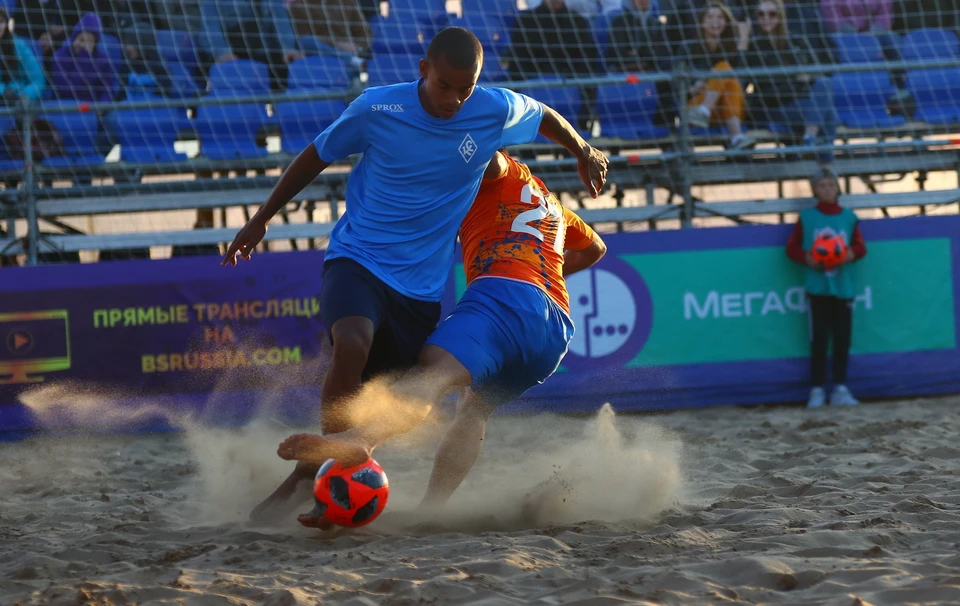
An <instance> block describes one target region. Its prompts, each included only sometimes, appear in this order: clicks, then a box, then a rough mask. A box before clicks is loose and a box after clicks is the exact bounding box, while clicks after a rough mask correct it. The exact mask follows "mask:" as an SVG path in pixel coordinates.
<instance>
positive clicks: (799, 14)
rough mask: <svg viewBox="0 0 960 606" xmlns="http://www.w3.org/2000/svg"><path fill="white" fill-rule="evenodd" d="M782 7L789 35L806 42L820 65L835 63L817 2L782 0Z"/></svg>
mask: <svg viewBox="0 0 960 606" xmlns="http://www.w3.org/2000/svg"><path fill="white" fill-rule="evenodd" d="M784 6H785V7H786V9H787V30H788V31H789V32H790V34H791V35H792V36H796V37H798V38H803V39H804V40H806V41H807V42H808V43H809V44H810V46H811V47H812V48H813V50H814V52H816V53H817V61H819V62H820V64H821V65H832V64H833V63H835V62H836V60H835V59H834V56H833V42H832V41H831V40H830V38H829V37H828V36H827V34H826V32H825V31H824V29H823V19H822V18H821V17H820V2H819V0H784Z"/></svg>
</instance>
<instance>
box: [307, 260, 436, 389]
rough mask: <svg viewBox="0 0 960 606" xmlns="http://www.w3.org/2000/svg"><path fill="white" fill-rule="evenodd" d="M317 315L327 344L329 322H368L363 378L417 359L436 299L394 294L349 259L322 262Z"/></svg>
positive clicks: (432, 321) (433, 316)
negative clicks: (368, 341)
mask: <svg viewBox="0 0 960 606" xmlns="http://www.w3.org/2000/svg"><path fill="white" fill-rule="evenodd" d="M320 314H321V317H322V318H323V323H324V326H326V328H327V332H328V334H329V335H330V342H331V343H333V333H332V332H331V327H332V326H333V324H334V322H336V321H337V320H339V319H340V318H346V317H349V316H362V317H364V318H369V319H370V321H371V322H373V329H374V335H373V346H372V347H371V348H370V357H369V358H367V365H366V366H365V367H364V370H363V379H364V380H367V379H369V378H370V377H373V376H375V375H378V374H381V373H384V372H391V371H395V370H406V369H408V368H411V367H412V366H414V365H415V364H416V363H417V358H418V357H419V356H420V349H421V348H423V344H424V342H425V341H426V340H427V337H428V336H430V333H431V332H433V330H434V329H435V328H436V327H437V322H439V321H440V303H439V302H431V301H420V300H417V299H411V298H410V297H407V296H405V295H402V294H400V293H399V292H397V291H396V290H394V289H392V288H390V287H389V286H387V285H386V284H384V283H383V281H382V280H380V278H378V277H376V276H375V275H373V274H372V273H371V272H370V270H368V269H367V268H365V267H364V266H363V265H360V264H359V263H357V262H356V261H354V260H353V259H347V258H342V257H341V258H337V259H331V260H329V261H327V262H325V263H324V264H323V281H322V282H321V284H320Z"/></svg>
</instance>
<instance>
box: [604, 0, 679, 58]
mask: <svg viewBox="0 0 960 606" xmlns="http://www.w3.org/2000/svg"><path fill="white" fill-rule="evenodd" d="M606 60H607V67H609V68H610V69H611V70H614V71H620V72H667V71H670V43H669V41H668V40H667V30H666V27H665V26H664V25H663V23H661V22H660V19H659V15H658V14H657V12H656V11H655V10H654V6H653V0H623V12H622V13H620V14H619V15H617V16H616V17H614V18H613V19H612V20H611V21H610V42H609V44H608V46H607V52H606Z"/></svg>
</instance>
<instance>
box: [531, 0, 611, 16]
mask: <svg viewBox="0 0 960 606" xmlns="http://www.w3.org/2000/svg"><path fill="white" fill-rule="evenodd" d="M541 4H543V1H542V0H527V10H533V9H535V8H537V7H539V6H540V5H541ZM567 8H569V9H570V10H572V11H573V12H575V13H578V14H580V15H581V16H583V17H586V18H587V19H593V18H594V17H596V16H597V15H599V14H601V13H612V12H616V11H619V10H620V0H567Z"/></svg>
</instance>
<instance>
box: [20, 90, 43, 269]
mask: <svg viewBox="0 0 960 606" xmlns="http://www.w3.org/2000/svg"><path fill="white" fill-rule="evenodd" d="M20 106H21V108H22V109H23V111H22V113H21V114H20V115H21V128H22V129H23V130H22V131H21V136H22V137H23V190H22V192H21V194H20V195H21V196H22V197H23V204H24V205H25V206H26V207H27V265H36V264H37V250H38V248H39V245H40V222H39V217H38V216H37V192H36V189H35V184H34V180H33V177H34V172H33V171H34V166H33V104H32V103H31V102H30V99H29V98H28V97H27V96H26V95H24V96H22V97H20Z"/></svg>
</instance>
